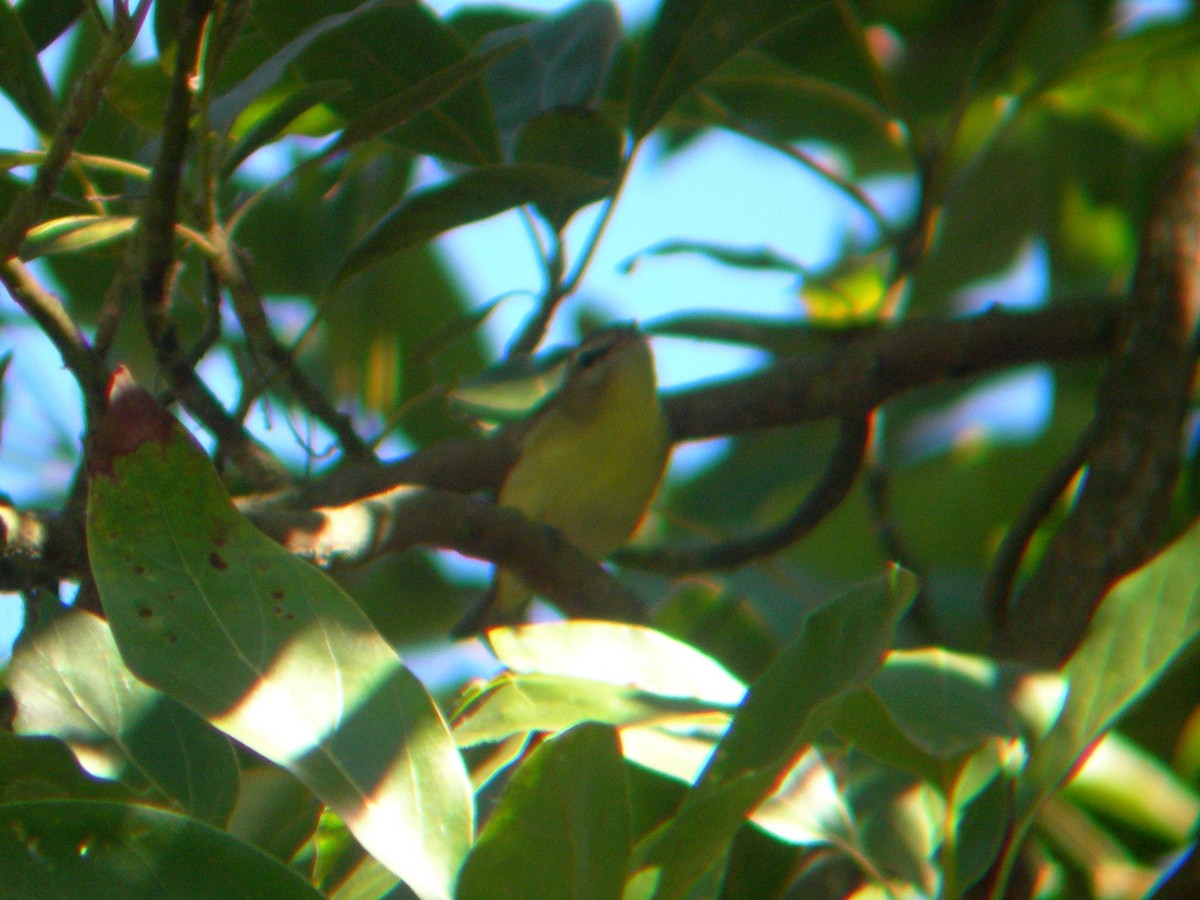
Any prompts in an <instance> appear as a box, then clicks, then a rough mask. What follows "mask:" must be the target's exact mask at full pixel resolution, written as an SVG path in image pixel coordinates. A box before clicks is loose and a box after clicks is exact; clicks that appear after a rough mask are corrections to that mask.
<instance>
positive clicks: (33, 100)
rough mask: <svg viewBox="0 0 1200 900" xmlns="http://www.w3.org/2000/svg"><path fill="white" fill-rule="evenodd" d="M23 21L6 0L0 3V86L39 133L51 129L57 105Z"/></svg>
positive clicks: (44, 133)
mask: <svg viewBox="0 0 1200 900" xmlns="http://www.w3.org/2000/svg"><path fill="white" fill-rule="evenodd" d="M37 51H38V48H37V47H36V46H35V44H34V42H33V41H32V40H30V36H29V33H28V32H27V31H26V30H25V23H24V22H23V21H22V17H21V16H20V15H18V13H17V11H16V10H14V9H13V8H12V6H11V4H9V3H0V90H2V91H4V93H6V94H7V95H8V96H9V98H10V99H11V100H12V102H13V105H14V106H16V107H17V109H19V110H20V111H21V113H22V115H24V116H25V118H26V119H28V120H29V124H30V125H32V126H33V128H34V129H35V130H36V131H39V132H41V133H42V134H43V135H49V134H52V133H53V132H54V126H55V124H56V123H57V121H58V109H57V107H56V106H55V103H54V95H53V94H52V93H51V92H50V85H49V83H48V82H47V81H46V75H45V73H44V72H43V71H42V66H41V64H40V63H39V62H38V58H37Z"/></svg>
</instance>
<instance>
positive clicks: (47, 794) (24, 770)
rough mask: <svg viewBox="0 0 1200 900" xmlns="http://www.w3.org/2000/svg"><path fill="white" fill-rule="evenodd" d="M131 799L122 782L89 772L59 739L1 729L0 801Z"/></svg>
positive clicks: (130, 794) (131, 796)
mask: <svg viewBox="0 0 1200 900" xmlns="http://www.w3.org/2000/svg"><path fill="white" fill-rule="evenodd" d="M68 797H69V798H71V799H74V800H130V799H132V798H133V795H132V793H131V792H130V791H129V790H128V789H127V788H125V787H124V786H123V785H120V784H117V783H116V782H113V781H104V780H102V779H99V778H93V777H92V776H90V775H88V774H87V773H86V772H84V771H83V769H81V768H80V766H79V761H78V760H77V759H76V758H75V754H73V753H72V752H71V750H70V748H69V747H67V745H66V744H64V743H63V742H62V741H60V740H58V738H53V737H40V736H32V735H16V734H13V733H11V732H8V731H0V803H19V802H23V801H28V800H59V799H64V798H68Z"/></svg>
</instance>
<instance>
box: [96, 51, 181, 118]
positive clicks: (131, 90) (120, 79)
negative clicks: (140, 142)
mask: <svg viewBox="0 0 1200 900" xmlns="http://www.w3.org/2000/svg"><path fill="white" fill-rule="evenodd" d="M104 93H105V99H107V100H108V102H109V103H110V104H111V105H112V108H113V109H115V110H116V111H117V112H119V113H120V114H121V115H122V116H124V117H125V119H127V120H128V121H130V122H132V123H134V124H135V125H137V126H138V127H139V128H141V129H142V130H143V132H144V133H145V134H158V132H159V131H160V130H161V129H162V120H163V114H164V113H165V112H166V109H167V98H168V97H169V96H170V94H171V76H170V75H169V74H168V73H167V72H165V71H164V70H163V67H162V66H161V65H159V64H158V62H157V60H145V61H135V60H132V59H130V58H129V57H125V58H124V59H122V60H121V61H120V62H119V63H118V64H117V67H116V68H115V69H113V73H112V77H111V78H110V79H109V80H108V85H107V87H106V89H105V92H104Z"/></svg>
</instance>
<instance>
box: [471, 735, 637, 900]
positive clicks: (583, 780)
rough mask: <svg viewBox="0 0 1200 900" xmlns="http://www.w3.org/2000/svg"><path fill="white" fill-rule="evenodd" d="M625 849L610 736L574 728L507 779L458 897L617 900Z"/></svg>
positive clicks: (616, 758) (623, 809)
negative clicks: (595, 899) (606, 899)
mask: <svg viewBox="0 0 1200 900" xmlns="http://www.w3.org/2000/svg"><path fill="white" fill-rule="evenodd" d="M629 844H630V835H629V797H628V793H627V788H626V785H625V772H624V769H623V767H622V762H621V748H620V745H619V744H618V741H617V736H616V732H614V731H613V729H611V728H608V727H605V726H603V725H580V726H578V727H576V728H572V729H571V730H570V731H568V732H566V733H564V734H561V735H559V736H558V737H556V738H554V739H552V740H548V741H546V742H544V743H542V744H541V745H539V746H538V748H537V749H536V750H534V751H533V753H532V754H530V756H529V758H528V759H527V760H525V761H524V762H523V763H522V764H521V765H520V767H519V768H518V769H517V771H516V772H515V773H514V775H513V777H512V780H511V781H510V782H509V783H508V786H507V788H506V789H505V791H504V795H503V796H502V797H501V798H500V803H499V805H498V806H497V808H496V810H495V812H493V813H492V817H491V819H489V820H488V824H487V826H486V827H485V828H484V829H483V832H482V833H481V834H480V835H479V840H478V841H477V842H476V845H475V847H474V849H473V850H472V851H471V855H470V856H468V857H467V861H466V864H465V865H464V866H463V872H462V878H461V880H460V882H459V891H458V894H457V896H458V897H459V898H463V900H468V898H486V900H503V898H510V897H511V898H513V900H517V898H524V897H619V896H620V894H621V885H622V883H623V881H624V878H625V865H626V861H627V860H628V857H629Z"/></svg>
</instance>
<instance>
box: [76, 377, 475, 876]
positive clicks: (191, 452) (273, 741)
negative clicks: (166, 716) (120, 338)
mask: <svg viewBox="0 0 1200 900" xmlns="http://www.w3.org/2000/svg"><path fill="white" fill-rule="evenodd" d="M89 471H90V478H89V490H88V515H87V540H88V555H89V559H90V562H91V567H92V574H93V576H94V578H95V580H96V584H97V587H98V588H99V590H100V596H101V600H102V602H103V604H104V608H105V612H106V613H107V615H108V619H109V621H110V623H111V624H112V628H113V634H114V636H115V637H116V639H117V644H118V646H119V647H120V648H121V655H122V656H123V657H124V659H125V661H126V663H127V664H128V665H129V667H130V669H132V670H133V671H134V673H135V674H137V675H138V677H140V678H142V679H144V680H145V681H147V682H149V683H151V684H153V685H155V686H157V687H159V688H160V689H162V690H164V691H166V692H167V693H169V694H171V695H172V696H174V697H175V698H176V699H178V700H180V701H181V702H183V703H184V704H185V705H187V706H189V707H191V708H192V709H193V710H195V711H196V712H198V713H200V714H201V715H202V716H204V717H205V718H207V719H209V720H210V721H211V722H212V723H213V724H215V725H216V726H217V727H218V728H221V729H222V730H223V731H225V732H226V733H228V734H230V735H231V736H233V737H235V738H236V739H237V740H239V741H241V742H242V743H244V744H246V745H247V746H249V747H251V748H252V749H254V750H255V751H257V752H258V753H260V754H262V755H263V756H265V757H267V758H268V759H270V760H272V761H273V762H276V763H277V764H279V765H281V766H283V767H284V768H287V769H288V770H289V771H291V772H292V773H293V774H294V775H296V777H297V778H299V779H300V780H301V781H302V782H303V783H304V784H305V785H307V786H308V787H309V788H310V789H311V790H312V791H313V792H314V793H315V794H317V796H318V797H320V798H321V799H322V800H324V801H325V802H326V804H328V805H329V806H330V807H331V808H332V809H333V810H334V811H335V812H337V813H338V815H340V816H341V817H342V819H343V820H344V821H345V822H346V824H347V825H348V826H349V827H350V829H351V831H352V832H353V833H354V836H355V837H356V838H357V839H358V840H359V842H360V843H361V844H362V845H363V846H364V847H365V848H366V849H367V851H368V852H370V853H371V854H372V855H373V856H375V857H376V858H377V859H379V861H380V862H382V863H384V864H385V865H387V866H388V868H390V869H392V870H393V871H394V872H396V874H397V875H399V876H400V877H401V878H403V879H404V880H405V881H406V882H407V883H408V885H409V886H410V887H411V888H412V889H413V890H414V891H416V892H417V894H418V895H420V896H422V897H445V896H448V895H449V894H450V891H451V886H452V884H453V882H454V877H455V872H456V871H457V869H458V867H459V865H460V863H461V860H462V859H463V857H464V856H465V854H466V850H467V847H468V845H469V843H470V840H471V831H472V802H471V790H470V786H469V783H468V781H467V777H466V772H465V770H464V767H463V764H462V759H461V758H460V757H459V755H458V751H457V749H456V748H455V746H454V742H453V739H452V738H451V736H450V734H449V731H448V729H447V728H446V725H445V723H444V721H443V720H442V718H441V716H440V714H439V712H438V710H437V707H436V706H435V705H434V703H433V701H432V700H431V699H430V697H429V695H428V693H426V691H425V689H424V688H423V686H422V685H421V683H420V682H419V681H418V680H417V679H416V678H415V677H414V676H413V675H412V673H411V672H409V671H408V669H406V668H405V667H404V665H403V664H402V662H401V660H400V658H399V657H398V656H397V655H396V653H395V651H394V650H393V649H392V648H391V647H390V646H389V645H388V644H387V643H385V642H384V641H383V639H382V638H380V636H379V635H378V633H377V632H376V631H375V630H374V629H373V628H372V626H371V624H370V622H369V621H368V620H367V618H366V616H364V615H363V613H362V612H361V611H360V610H359V609H358V607H357V606H355V604H354V602H353V601H352V600H351V599H350V598H349V597H347V596H346V594H345V593H343V592H342V591H341V589H340V588H338V587H337V585H335V584H334V583H333V582H332V581H330V580H329V578H328V577H326V576H325V575H324V574H323V573H322V572H320V571H319V570H318V569H316V568H315V567H313V566H311V565H309V564H308V563H305V562H303V561H302V560H299V559H297V558H296V557H293V556H292V555H290V554H289V553H287V552H286V551H285V550H283V549H282V548H281V547H279V546H278V545H277V544H275V543H274V542H272V541H271V540H270V539H269V538H267V537H266V536H264V535H263V534H262V533H261V532H260V531H258V530H257V529H256V528H254V526H252V525H251V524H250V523H249V522H248V521H247V520H246V519H244V518H243V517H242V516H241V515H240V514H239V513H238V512H237V511H236V510H235V509H234V507H233V505H232V504H231V503H230V500H229V497H228V495H227V494H226V493H225V488H224V486H223V485H222V483H221V480H220V478H219V476H218V475H217V473H216V471H215V469H213V467H212V464H211V463H210V462H209V460H208V458H207V457H206V456H205V455H204V453H203V451H202V450H201V449H200V448H199V447H198V446H197V445H196V444H195V442H194V441H193V440H192V439H191V437H190V436H189V435H188V434H187V433H186V432H185V431H184V430H183V429H182V427H181V426H180V425H179V423H178V422H176V421H175V420H174V419H173V418H172V417H171V416H170V415H169V414H168V413H167V412H166V411H165V410H164V409H162V407H160V406H158V404H157V403H156V401H154V399H153V398H152V397H151V396H150V395H149V394H148V393H147V392H146V391H144V390H142V389H141V388H140V387H138V386H137V385H136V384H134V383H133V381H132V379H131V378H130V377H129V376H128V374H127V373H124V372H123V371H122V372H119V373H118V375H117V376H116V377H115V379H114V385H113V388H112V390H111V392H110V400H109V411H108V414H107V416H106V418H105V419H104V420H103V423H102V426H101V429H100V432H99V434H98V435H97V437H96V441H95V445H94V452H93V455H92V458H91V464H90V469H89Z"/></svg>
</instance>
